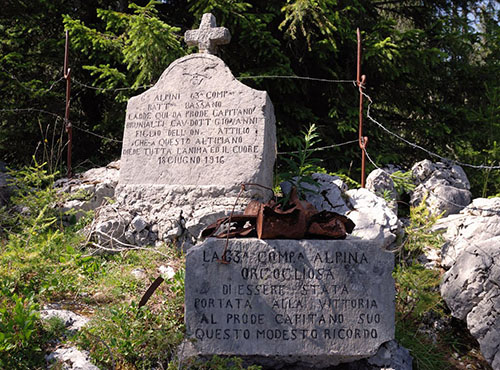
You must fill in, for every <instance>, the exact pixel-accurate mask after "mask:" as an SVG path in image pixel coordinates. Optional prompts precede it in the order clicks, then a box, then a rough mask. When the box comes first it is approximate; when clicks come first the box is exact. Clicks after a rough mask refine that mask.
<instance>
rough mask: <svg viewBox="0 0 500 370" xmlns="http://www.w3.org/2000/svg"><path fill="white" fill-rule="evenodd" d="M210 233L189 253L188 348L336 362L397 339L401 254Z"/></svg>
mask: <svg viewBox="0 0 500 370" xmlns="http://www.w3.org/2000/svg"><path fill="white" fill-rule="evenodd" d="M224 246H225V240H216V239H208V240H207V241H206V242H204V243H203V244H201V245H197V246H195V247H193V248H191V249H190V250H189V251H188V254H187V257H186V282H185V289H186V299H185V313H186V316H185V320H186V332H187V335H188V337H189V338H191V339H192V342H190V344H189V345H188V346H190V348H189V350H187V352H190V353H191V354H194V355H198V356H208V355H213V354H217V355H236V356H243V357H248V358H250V359H251V360H252V361H257V362H261V363H263V364H267V365H271V366H272V364H273V362H274V363H281V362H290V363H300V364H303V365H306V366H318V365H321V366H323V367H324V366H330V365H336V364H338V363H340V362H350V361H354V360H357V359H361V358H366V357H370V356H372V355H374V354H375V353H376V352H377V350H378V349H379V347H380V346H381V345H382V344H383V343H385V342H388V341H390V340H392V339H394V313H395V307H394V296H395V288H394V280H393V278H392V275H391V274H392V270H393V266H394V256H393V254H392V253H390V252H388V251H384V250H382V249H381V248H380V245H377V244H376V243H373V242H370V241H366V240H356V239H354V240H300V241H298V240H258V239H241V240H231V241H230V243H229V249H228V252H227V254H226V256H227V260H228V261H229V264H223V263H220V259H221V255H222V253H223V251H224Z"/></svg>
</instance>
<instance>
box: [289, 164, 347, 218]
mask: <svg viewBox="0 0 500 370" xmlns="http://www.w3.org/2000/svg"><path fill="white" fill-rule="evenodd" d="M312 178H313V179H314V180H316V181H317V182H318V184H319V188H318V187H316V186H314V185H312V184H308V183H302V185H301V186H302V187H303V188H305V189H309V190H311V192H308V193H306V200H307V201H308V202H309V203H311V204H312V205H313V206H314V207H315V208H316V209H317V210H318V211H323V210H325V211H330V212H337V213H340V214H345V213H346V212H348V211H349V208H347V206H346V204H345V200H344V199H343V197H342V192H343V191H346V190H347V186H346V185H345V184H344V182H343V181H342V180H341V179H340V177H338V176H331V175H328V174H326V173H314V174H312ZM280 185H281V189H282V190H283V192H284V193H285V194H288V193H289V192H290V190H291V188H292V184H291V183H290V182H288V181H287V182H283V183H281V184H280Z"/></svg>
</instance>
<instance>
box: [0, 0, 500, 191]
mask: <svg viewBox="0 0 500 370" xmlns="http://www.w3.org/2000/svg"><path fill="white" fill-rule="evenodd" d="M1 3H2V7H1V12H0V161H4V162H5V163H6V164H7V165H8V166H11V167H14V168H15V167H19V166H21V165H24V164H29V163H30V162H31V161H32V160H33V156H35V158H36V160H37V161H38V162H47V163H48V166H49V168H50V169H51V170H57V169H61V173H65V170H64V169H63V168H64V165H65V163H64V158H65V152H64V151H65V147H64V143H65V141H66V136H65V132H64V128H63V120H62V119H61V117H62V116H64V110H65V82H64V80H63V79H62V74H63V59H64V58H63V57H64V31H65V29H67V30H69V33H70V40H71V48H70V67H71V74H72V78H73V83H72V95H71V97H72V99H71V114H70V120H71V122H72V123H73V125H74V143H73V162H74V168H75V170H76V171H78V170H83V169H86V168H88V167H92V166H96V165H103V164H106V163H108V162H110V161H111V160H114V159H117V158H119V156H120V149H121V144H120V142H119V140H121V137H122V132H123V125H124V116H125V107H126V101H127V99H128V98H129V97H130V96H133V95H137V94H138V93H140V92H142V91H144V87H145V86H148V85H150V84H153V83H155V82H156V80H157V79H158V78H159V76H160V74H161V73H162V72H163V70H164V69H165V68H166V67H167V66H168V64H169V63H170V62H172V61H173V60H174V59H176V58H178V57H180V56H182V55H184V54H186V53H189V52H193V51H195V49H192V50H190V49H189V48H187V46H186V45H185V44H184V42H183V34H184V32H185V31H186V30H188V29H192V28H195V27H197V26H198V24H199V21H200V19H201V15H202V14H203V13H205V12H212V13H213V14H214V15H215V16H216V18H217V22H218V25H222V26H225V27H227V28H228V29H229V30H230V31H231V34H232V41H231V43H230V44H229V45H226V46H224V47H223V48H222V49H221V53H220V56H221V58H222V59H223V60H224V61H225V62H226V64H227V65H228V66H229V67H230V68H231V70H232V71H233V73H234V75H235V76H236V77H243V76H262V75H266V76H289V75H297V76H307V77H313V78H321V79H334V80H337V79H339V80H354V79H355V78H356V47H357V46H356V28H357V27H359V28H360V29H361V31H362V39H363V66H362V72H363V74H366V75H367V84H366V93H367V94H368V95H370V96H371V97H372V99H373V101H374V104H373V105H372V107H371V115H372V116H373V117H374V118H375V119H376V120H377V121H378V122H380V123H381V124H383V125H384V126H385V127H387V128H388V129H389V130H390V131H392V132H394V133H396V134H397V135H400V136H401V137H404V138H405V139H407V140H409V141H411V142H414V143H416V144H418V145H420V146H422V147H424V148H426V149H428V150H430V151H432V152H435V153H438V154H439V155H441V156H443V157H446V158H449V159H451V160H456V161H460V162H464V163H470V164H475V165H485V166H498V165H500V147H499V141H500V82H499V77H500V24H499V19H500V17H499V15H500V14H499V13H500V5H499V4H498V2H496V1H445V0H437V1H413V0H409V1H384V0H379V1H363V0H361V1H356V0H348V1H336V0H288V1H267V0H260V1H259V0H254V1H250V0H249V1H239V0H190V1H180V0H166V1H164V2H161V3H160V2H158V3H153V2H148V1H141V0H137V1H134V2H132V1H128V0H120V1H117V0H114V1H109V0H81V1H72V0H29V1H28V0H17V1H14V0H2V1H1ZM243 82H244V83H245V84H248V85H250V86H252V87H254V88H257V89H261V90H267V91H268V92H269V94H270V97H271V100H272V101H273V104H274V107H275V111H276V116H277V127H278V140H279V151H287V150H293V149H295V148H296V146H297V143H298V141H299V138H300V135H299V132H300V131H301V130H303V129H305V128H306V127H308V126H309V124H311V123H315V124H316V125H317V126H318V132H319V134H320V137H321V139H322V141H321V144H320V145H331V144H335V143H343V142H346V141H350V140H354V139H357V135H358V134H357V128H358V89H357V88H356V87H355V86H354V85H353V84H352V83H330V82H319V81H312V80H298V79H264V78H260V79H245V80H243ZM99 88H100V89H99ZM123 88H129V89H123ZM102 89H106V90H102ZM107 89H109V90H107ZM116 89H121V90H116ZM364 132H365V134H366V135H367V136H368V137H369V143H368V147H367V151H368V153H369V154H370V156H371V157H372V158H373V159H374V161H375V162H376V163H377V164H379V165H380V166H383V165H386V164H391V163H392V164H397V165H400V166H401V167H402V168H406V169H407V168H408V167H409V166H411V165H412V164H413V163H415V162H416V161H418V160H421V159H424V158H429V159H431V160H437V158H432V157H430V156H429V154H427V153H425V152H424V151H421V150H418V149H415V148H414V147H411V146H409V145H407V144H406V143H404V142H403V141H401V140H398V139H397V138H396V137H394V136H392V135H390V134H388V133H387V132H384V131H383V130H382V129H381V128H380V127H378V126H377V125H376V124H374V123H373V122H371V121H369V120H367V119H365V129H364ZM316 153H317V155H318V156H319V157H320V158H321V159H322V160H323V162H322V166H323V167H324V168H325V169H327V170H328V171H332V172H343V173H345V174H347V175H349V176H351V177H353V178H354V179H356V180H359V171H360V150H359V147H358V146H357V144H351V145H345V146H341V147H334V148H330V149H328V150H324V151H319V152H316ZM282 163H283V162H282V161H278V166H279V167H280V166H282ZM369 169H373V166H372V165H371V164H369ZM464 169H465V170H466V172H467V174H468V176H469V178H470V180H471V183H472V191H473V194H474V196H475V197H477V196H491V195H495V194H499V193H500V171H499V170H497V169H474V168H469V167H464ZM279 170H280V168H278V171H279Z"/></svg>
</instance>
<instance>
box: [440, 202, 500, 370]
mask: <svg viewBox="0 0 500 370" xmlns="http://www.w3.org/2000/svg"><path fill="white" fill-rule="evenodd" d="M435 229H436V230H445V231H446V232H445V233H444V234H443V236H444V237H445V239H446V243H445V245H444V246H443V248H442V265H443V266H444V267H445V268H449V270H448V271H447V272H446V274H445V275H444V279H443V282H442V284H441V295H442V296H443V298H444V300H445V301H446V303H447V305H448V306H449V307H450V310H451V312H452V314H453V316H455V317H457V318H459V319H461V320H464V321H465V322H466V323H467V327H468V328H469V330H470V332H471V334H472V335H473V336H474V337H475V338H476V339H477V340H478V342H479V345H480V348H481V352H482V354H483V356H484V357H485V359H486V360H487V361H488V362H489V363H490V364H491V366H492V367H493V368H494V369H497V368H500V315H499V313H498V307H500V287H499V284H498V283H499V281H500V251H499V249H498V245H500V198H491V199H484V198H478V199H474V201H473V202H472V204H470V205H469V206H468V207H466V208H465V209H464V210H462V211H461V212H460V214H456V215H451V216H448V217H446V218H443V219H441V220H439V221H438V222H437V224H436V226H435Z"/></svg>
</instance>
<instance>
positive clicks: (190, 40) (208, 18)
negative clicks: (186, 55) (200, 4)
mask: <svg viewBox="0 0 500 370" xmlns="http://www.w3.org/2000/svg"><path fill="white" fill-rule="evenodd" d="M184 41H185V42H186V44H188V45H189V46H198V50H199V52H200V53H208V54H215V53H216V52H217V46H218V45H224V44H228V43H229V41H231V34H230V33H229V30H228V29H227V28H225V27H217V25H216V20H215V17H214V16H213V15H212V14H211V13H205V14H203V17H202V18H201V23H200V28H199V29H197V30H189V31H186V34H185V35H184Z"/></svg>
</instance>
